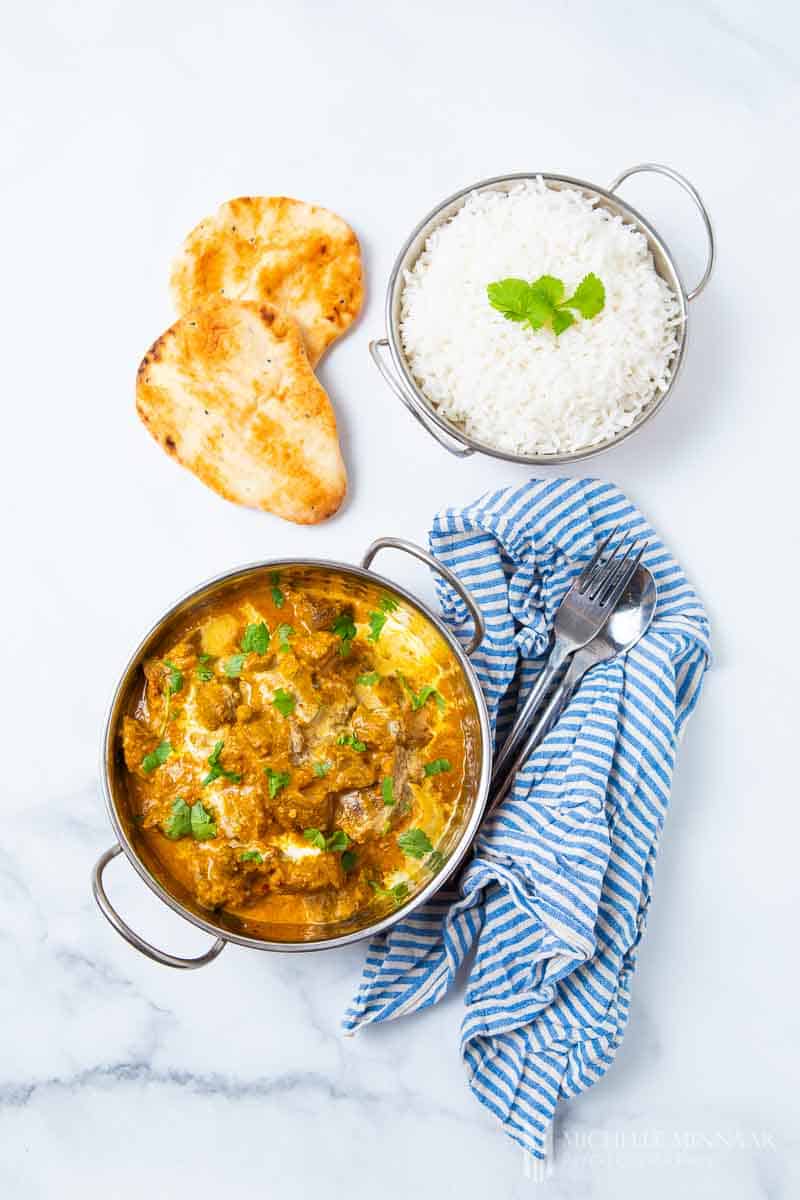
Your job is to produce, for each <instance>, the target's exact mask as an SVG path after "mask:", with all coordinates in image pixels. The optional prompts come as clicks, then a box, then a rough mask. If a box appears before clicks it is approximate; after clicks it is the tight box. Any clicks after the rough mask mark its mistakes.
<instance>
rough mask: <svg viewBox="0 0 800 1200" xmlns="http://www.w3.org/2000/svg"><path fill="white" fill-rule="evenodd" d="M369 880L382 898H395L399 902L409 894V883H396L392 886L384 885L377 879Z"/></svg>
mask: <svg viewBox="0 0 800 1200" xmlns="http://www.w3.org/2000/svg"><path fill="white" fill-rule="evenodd" d="M367 882H368V883H369V886H370V887H371V888H372V890H373V892H374V893H375V895H376V896H378V897H379V898H380V899H381V900H394V902H395V904H399V903H400V902H401V901H402V900H405V898H406V896H407V895H408V884H407V883H405V882H401V883H396V884H395V885H394V887H390V888H385V887H383V885H382V884H380V883H378V881H377V880H376V879H370V880H368V881H367Z"/></svg>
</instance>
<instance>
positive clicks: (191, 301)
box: [170, 196, 364, 366]
mask: <svg viewBox="0 0 800 1200" xmlns="http://www.w3.org/2000/svg"><path fill="white" fill-rule="evenodd" d="M170 286H171V288H172V296H173V299H174V301H175V306H176V308H177V310H178V312H179V313H181V314H185V313H187V312H190V311H191V310H192V309H193V308H196V307H197V306H198V305H199V304H204V303H205V302H206V301H207V300H210V299H213V298H218V297H220V296H224V297H225V298H226V299H228V300H255V301H256V302H257V303H259V304H261V303H267V304H274V305H276V306H277V307H278V308H282V309H283V311H284V312H287V313H288V314H289V316H291V317H294V319H295V320H296V321H297V322H298V324H299V326H300V328H301V330H302V331H303V340H304V341H305V345H306V351H307V352H308V357H309V360H310V362H311V365H312V366H316V364H317V363H318V362H319V360H320V358H321V357H322V355H323V353H324V351H325V350H326V349H327V347H328V346H329V345H330V344H331V342H334V341H336V339H337V338H338V337H340V336H341V334H343V333H344V332H345V330H346V329H348V328H349V326H350V325H352V323H353V321H354V320H355V319H356V317H357V316H358V314H359V311H360V310H361V304H362V300H363V297H364V286H363V282H362V272H361V251H360V249H359V245H358V238H357V237H356V235H355V234H354V233H353V231H352V229H351V228H350V226H349V225H348V224H347V222H346V221H343V220H342V218H341V217H337V215H336V213H332V212H329V211H328V209H327V208H319V207H318V206H317V205H315V204H306V203H304V201H302V200H290V199H288V198H287V197H285V196H242V197H240V198H239V199H237V200H229V201H228V202H227V203H226V204H223V205H221V207H220V208H219V209H217V212H216V213H215V214H214V216H213V217H207V218H206V219H205V220H204V221H201V222H200V224H199V225H198V226H196V228H195V229H193V230H192V232H191V233H190V234H189V236H188V237H187V239H186V241H185V242H184V243H183V248H182V249H181V251H180V253H179V254H178V256H177V258H176V259H175V261H174V263H173V266H172V276H171V280H170Z"/></svg>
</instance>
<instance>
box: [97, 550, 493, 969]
mask: <svg viewBox="0 0 800 1200" xmlns="http://www.w3.org/2000/svg"><path fill="white" fill-rule="evenodd" d="M385 548H394V549H398V550H404V551H406V552H407V553H408V554H411V555H413V556H414V557H415V558H418V559H420V560H421V561H423V562H425V563H427V564H428V566H430V567H431V568H432V569H433V570H434V571H436V572H437V573H438V574H439V575H441V576H442V577H444V578H445V579H446V580H447V581H448V583H450V584H451V585H452V586H453V587H454V588H455V590H456V591H457V592H458V593H459V595H460V596H461V599H462V600H463V602H464V604H465V605H466V607H467V610H468V612H469V614H470V616H471V617H472V619H473V622H474V626H475V632H474V635H473V637H472V639H471V641H470V643H469V645H468V646H467V649H466V651H465V650H463V649H462V648H461V646H460V645H459V643H458V642H457V640H456V639H455V638H454V637H453V635H452V633H450V631H449V630H448V629H447V628H446V626H445V625H444V624H443V623H442V622H441V621H440V620H439V618H438V617H436V616H435V615H434V614H433V613H432V612H431V611H430V610H429V609H428V608H426V607H425V605H423V604H422V603H421V602H420V601H419V600H417V599H415V597H414V596H413V595H411V594H410V593H409V592H407V591H405V590H404V589H403V588H401V587H398V585H397V584H395V583H393V582H391V581H390V580H388V579H386V578H384V577H383V576H381V575H378V574H376V573H375V572H373V571H371V570H370V569H369V567H370V564H371V563H372V560H373V558H374V557H375V555H376V554H377V552H378V551H379V550H381V549H385ZM275 570H281V571H283V572H286V571H290V570H293V571H299V572H308V573H311V574H313V573H314V572H322V573H327V574H328V576H330V575H335V576H336V577H337V578H338V579H344V580H345V582H346V584H347V587H348V588H350V589H351V592H353V593H355V592H356V591H357V590H360V591H359V594H367V595H369V596H370V597H371V596H372V595H373V594H374V597H375V599H377V597H378V596H379V594H380V593H381V592H382V591H386V590H388V591H389V592H390V593H391V594H392V595H393V596H396V597H398V598H399V599H401V600H402V601H403V602H404V604H405V606H406V608H405V609H404V612H407V614H408V621H409V629H410V630H411V631H412V632H414V633H418V634H420V635H421V636H423V637H424V638H425V639H426V642H427V644H430V645H432V646H435V648H436V651H437V653H438V654H440V655H442V656H443V657H444V658H445V660H447V659H448V658H449V663H448V666H451V667H452V669H453V671H454V673H455V675H456V677H457V678H458V682H459V688H461V689H463V699H464V705H465V707H464V713H465V715H464V717H463V727H464V729H465V734H466V735H467V736H466V740H467V763H468V768H469V771H468V776H469V778H468V783H467V785H466V786H465V789H464V794H462V796H461V798H460V801H459V804H458V808H457V820H456V822H455V828H454V830H452V831H451V832H450V833H449V834H448V841H447V842H446V844H445V845H444V846H443V847H442V849H443V851H444V853H445V861H444V863H443V865H442V867H441V868H440V869H439V871H438V872H436V873H435V874H432V875H431V876H430V878H428V879H427V880H426V881H425V882H424V884H422V885H421V886H419V887H418V888H417V890H416V891H412V893H411V895H410V897H409V899H408V900H407V901H406V902H405V903H404V904H403V905H401V906H400V907H398V908H397V909H396V910H394V911H393V912H390V913H388V914H386V913H383V914H381V915H380V916H379V917H378V919H374V918H373V920H372V923H369V924H364V923H363V922H362V923H361V924H359V921H358V918H357V917H356V918H350V919H349V920H348V921H346V922H341V923H340V926H332V925H326V926H321V927H318V928H316V929H315V928H309V927H295V926H292V927H289V932H290V933H291V934H293V935H294V936H289V937H286V936H285V934H286V933H287V929H285V928H284V929H283V930H280V929H278V928H277V927H276V928H275V929H272V928H266V927H265V928H263V929H260V930H258V932H257V933H255V932H254V931H253V930H249V931H248V932H243V931H242V924H243V923H242V921H241V920H240V919H239V918H236V917H233V916H232V915H231V914H225V913H224V912H223V913H218V912H216V911H215V912H211V911H209V910H207V909H202V908H200V907H199V906H198V905H197V904H196V903H195V902H194V901H193V900H192V899H190V898H189V897H188V896H187V895H185V894H181V889H180V888H179V886H178V885H177V883H174V882H173V883H171V881H170V880H169V879H167V878H166V877H165V873H164V870H163V867H160V865H159V864H158V863H157V862H156V861H155V860H154V858H153V856H152V854H151V853H150V852H149V850H148V848H147V846H146V844H145V841H144V839H143V838H142V837H141V836H140V834H139V831H138V829H137V826H136V824H135V822H134V821H133V818H132V814H131V812H130V810H129V807H128V796H127V788H126V784H125V773H126V768H125V766H124V763H123V762H122V755H121V750H120V743H119V726H120V723H121V720H122V716H123V715H124V714H125V712H126V711H127V709H128V705H129V702H130V699H131V696H132V695H133V694H134V692H135V690H136V688H137V687H139V686H141V665H142V662H143V661H144V659H145V658H146V657H147V656H148V654H150V653H152V652H153V650H154V649H155V648H156V646H157V645H158V644H159V643H160V642H161V641H162V639H163V638H164V636H165V634H168V633H169V631H170V629H171V628H173V627H177V626H178V625H179V624H180V623H181V621H182V620H184V619H185V618H186V616H187V614H189V613H190V612H192V611H193V610H195V609H197V608H199V607H200V606H202V605H203V604H205V603H207V602H208V601H209V600H211V599H212V598H215V597H218V596H219V595H220V594H221V593H223V592H225V591H226V590H228V589H234V588H235V587H237V586H239V585H241V584H242V583H243V582H246V581H247V580H249V579H256V578H259V577H260V578H262V579H268V578H269V574H270V572H272V571H275ZM484 634H485V625H484V621H483V618H482V616H481V613H480V609H479V608H478V607H477V605H476V604H475V602H474V600H473V599H472V597H471V596H470V594H469V592H467V590H466V589H465V588H464V586H463V584H462V583H461V582H460V580H459V579H458V578H457V577H456V576H454V575H453V574H452V572H450V571H448V570H447V568H446V567H444V566H442V565H441V563H439V562H437V560H436V559H435V558H433V557H432V556H431V555H430V554H428V553H427V552H426V551H425V550H422V549H421V548H420V547H419V546H415V545H413V544H412V543H410V542H405V541H401V540H400V539H397V538H380V539H379V540H378V541H376V542H373V544H372V545H371V546H370V547H369V549H368V550H367V552H366V554H365V555H364V558H363V559H362V562H361V566H360V567H353V566H349V565H347V564H345V563H338V562H329V561H326V560H324V559H281V560H275V561H272V562H263V563H257V564H255V565H253V566H247V567H241V568H239V569H237V570H234V571H230V572H228V573H226V574H224V575H220V576H219V577H217V578H215V579H212V580H210V581H209V582H208V583H204V584H202V585H201V586H200V587H198V588H196V589H195V590H193V591H192V592H190V593H189V594H188V595H186V596H184V597H183V598H182V599H180V600H179V601H178V602H177V603H176V604H174V605H173V606H172V608H170V609H169V611H168V612H167V613H166V614H165V615H164V616H163V617H162V618H161V619H160V620H159V621H158V622H157V623H156V625H154V626H153V628H152V629H151V630H150V631H149V633H148V634H147V635H146V637H145V638H144V639H143V640H142V642H141V643H140V645H139V646H138V647H137V649H136V651H135V652H134V654H133V655H132V657H131V659H130V661H129V662H128V665H127V666H126V667H125V670H124V672H123V674H122V678H121V680H120V682H119V684H118V685H117V688H116V691H115V693H114V697H113V700H112V702H111V706H110V709H109V712H108V716H107V719H106V724H105V729H104V732H103V742H102V752H101V762H100V778H101V781H102V787H103V792H104V795H105V800H106V806H107V809H108V815H109V818H110V820H111V824H112V827H113V829H114V833H115V835H116V838H117V841H116V843H115V844H114V845H113V846H112V847H111V848H110V849H109V850H107V851H105V853H104V854H102V855H101V857H100V858H99V859H98V861H97V863H96V865H95V868H94V872H93V877H92V889H93V892H94V897H95V900H96V901H97V903H98V905H99V907H100V910H101V912H102V913H103V915H104V916H105V917H106V919H107V920H108V921H109V922H110V923H111V924H112V925H113V927H114V928H115V929H116V930H117V932H118V933H119V934H120V935H121V936H122V937H123V938H125V940H126V941H127V942H129V943H130V944H131V945H132V946H133V947H135V949H137V950H139V951H140V952H141V953H142V954H145V955H147V957H148V958H151V959H153V960H154V961H155V962H158V963H162V964H164V965H166V966H170V967H178V968H184V969H185V968H193V967H202V966H205V964H206V963H209V962H211V961H212V960H213V959H214V958H216V957H217V955H218V954H219V953H220V951H221V950H223V949H224V947H225V945H226V944H227V943H228V942H235V943H237V944H238V945H240V946H250V947H252V948H253V949H256V950H290V951H291V950H320V949H325V948H330V947H333V946H343V945H347V944H348V943H349V942H353V941H358V940H359V939H361V938H366V937H371V936H372V935H373V934H375V933H379V932H381V931H382V930H384V929H387V928H388V927H389V926H390V925H393V924H394V923H395V922H396V921H397V920H399V919H400V917H405V916H407V915H408V913H409V912H411V911H412V910H413V909H415V908H417V907H418V906H419V905H420V904H423V903H424V902H425V900H427V899H428V897H429V896H431V895H432V894H433V893H434V892H435V891H438V889H439V888H440V887H441V886H442V884H443V883H444V881H445V880H446V879H447V878H448V877H449V876H450V875H451V874H452V872H453V871H454V870H455V869H456V867H457V866H458V864H459V862H460V861H461V859H462V858H463V856H464V855H465V853H466V852H467V850H468V848H469V846H470V843H471V841H472V839H473V837H474V835H475V832H476V830H477V828H478V825H479V823H480V819H481V816H482V815H483V810H484V808H485V805H486V799H487V795H488V790H489V777H490V773H491V754H492V742H491V732H490V727H489V717H488V714H487V711H486V703H485V701H484V698H483V693H482V691H481V688H480V684H479V683H478V679H477V676H476V675H475V671H474V670H473V667H472V664H471V663H470V661H469V657H468V655H469V654H471V653H472V652H473V651H474V650H475V649H476V648H477V646H478V645H479V644H480V643H481V641H482V640H483V637H484ZM119 854H124V855H125V857H126V858H127V859H128V861H129V862H130V864H131V866H132V867H133V868H134V870H136V871H137V872H138V873H139V875H140V876H141V877H142V879H143V880H144V881H145V883H146V884H147V885H148V887H150V888H151V889H152V890H153V891H154V892H155V893H156V895H157V896H159V897H160V899H161V900H163V901H164V903H165V904H167V905H168V906H169V907H170V908H171V909H172V910H173V911H174V912H177V913H179V914H180V915H181V916H183V917H185V918H186V920H187V921H191V922H192V924H193V925H197V926H198V927H199V928H200V929H204V930H206V932H208V933H210V934H211V935H212V936H213V937H214V938H215V939H216V940H215V941H214V943H213V945H212V946H211V947H210V949H209V950H208V951H206V953H205V954H203V955H200V956H199V957H198V958H179V957H176V956H175V955H173V954H168V953H167V952H165V951H163V950H159V949H157V948H156V947H155V946H152V945H151V944H150V943H149V942H146V941H145V940H144V938H142V937H140V936H139V934H137V933H136V932H135V931H134V930H133V929H131V928H130V926H128V925H127V924H126V923H125V921H124V920H123V919H122V917H121V916H120V915H119V914H118V913H117V912H116V910H115V909H114V908H113V907H112V905H111V902H110V900H109V899H108V896H107V895H106V892H105V888H104V886H103V872H104V870H105V868H106V867H107V866H108V864H109V863H110V862H111V861H112V859H114V858H116V857H117V855H119ZM367 919H369V918H367ZM281 932H282V933H283V934H284V936H274V935H277V934H280V933H281ZM262 934H263V936H262ZM270 934H273V936H270Z"/></svg>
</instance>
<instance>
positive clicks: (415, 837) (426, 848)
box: [397, 829, 433, 858]
mask: <svg viewBox="0 0 800 1200" xmlns="http://www.w3.org/2000/svg"><path fill="white" fill-rule="evenodd" d="M397 844H398V846H399V847H400V849H401V850H402V851H403V853H404V854H407V855H408V856H409V857H410V858H424V857H425V855H426V854H430V852H431V850H433V843H432V842H431V840H430V838H429V837H428V835H427V833H425V831H424V830H423V829H407V830H406V832H405V833H401V834H400V837H399V838H398V839H397Z"/></svg>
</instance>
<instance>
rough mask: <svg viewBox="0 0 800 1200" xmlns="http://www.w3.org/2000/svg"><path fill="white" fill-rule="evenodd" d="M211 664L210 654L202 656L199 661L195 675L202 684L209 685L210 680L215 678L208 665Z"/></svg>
mask: <svg viewBox="0 0 800 1200" xmlns="http://www.w3.org/2000/svg"><path fill="white" fill-rule="evenodd" d="M210 662H211V655H210V654H201V655H200V657H199V658H198V660H197V666H196V668H195V672H194V673H195V675H196V676H197V678H198V679H199V680H200V682H201V683H208V681H209V680H210V679H213V678H214V672H213V671H212V669H211V667H210V666H209V665H208V664H209V663H210Z"/></svg>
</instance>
